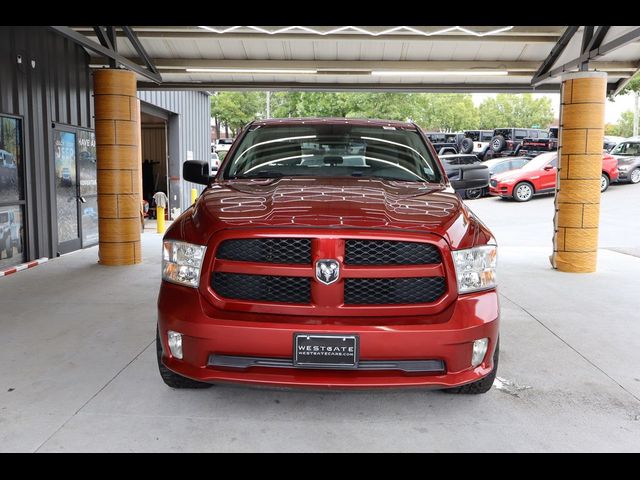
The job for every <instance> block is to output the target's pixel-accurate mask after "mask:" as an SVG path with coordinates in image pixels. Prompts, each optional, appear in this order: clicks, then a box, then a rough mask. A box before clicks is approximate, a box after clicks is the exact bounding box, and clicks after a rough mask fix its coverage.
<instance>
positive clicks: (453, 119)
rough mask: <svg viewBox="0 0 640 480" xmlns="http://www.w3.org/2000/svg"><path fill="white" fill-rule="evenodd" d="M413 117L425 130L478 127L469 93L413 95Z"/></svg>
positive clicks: (474, 107) (457, 129) (475, 112)
mask: <svg viewBox="0 0 640 480" xmlns="http://www.w3.org/2000/svg"><path fill="white" fill-rule="evenodd" d="M413 119H414V120H415V122H416V123H418V124H419V125H420V126H421V127H422V128H423V129H425V130H435V131H441V130H446V131H459V130H470V129H475V128H478V119H479V116H478V109H477V108H476V106H475V105H474V104H473V99H472V97H471V95H468V94H460V93H421V94H418V95H416V96H415V108H414V112H413Z"/></svg>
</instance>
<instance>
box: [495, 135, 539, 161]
mask: <svg viewBox="0 0 640 480" xmlns="http://www.w3.org/2000/svg"><path fill="white" fill-rule="evenodd" d="M525 138H529V139H545V138H547V139H548V138H549V131H548V130H541V129H536V128H496V129H495V130H494V131H493V138H492V139H491V150H490V151H489V152H487V155H488V156H489V157H490V158H493V157H511V156H516V155H519V154H520V153H521V152H520V148H521V146H522V142H523V140H524V139H525Z"/></svg>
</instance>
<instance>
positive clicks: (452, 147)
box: [424, 132, 464, 155]
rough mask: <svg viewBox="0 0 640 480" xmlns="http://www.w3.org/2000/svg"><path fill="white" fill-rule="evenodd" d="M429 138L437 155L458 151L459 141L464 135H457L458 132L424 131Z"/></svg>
mask: <svg viewBox="0 0 640 480" xmlns="http://www.w3.org/2000/svg"><path fill="white" fill-rule="evenodd" d="M424 134H425V135H426V137H427V138H428V139H429V141H430V142H431V144H432V145H433V148H435V149H436V152H438V155H452V154H456V153H458V152H460V143H459V142H461V141H462V140H463V139H464V137H460V138H459V137H458V134H455V133H454V134H451V133H443V132H424Z"/></svg>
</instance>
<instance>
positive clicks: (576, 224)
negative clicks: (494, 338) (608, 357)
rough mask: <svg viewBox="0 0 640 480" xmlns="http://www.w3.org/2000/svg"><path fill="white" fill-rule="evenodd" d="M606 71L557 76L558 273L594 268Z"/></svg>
mask: <svg viewBox="0 0 640 480" xmlns="http://www.w3.org/2000/svg"><path fill="white" fill-rule="evenodd" d="M606 87H607V74H606V73H604V72H577V73H570V74H567V75H565V76H563V78H562V93H561V101H560V104H561V107H560V109H561V110H560V145H559V148H558V178H557V182H556V197H555V208H556V214H555V218H554V226H555V232H554V236H553V255H552V256H551V263H552V265H553V267H554V268H556V269H558V270H560V271H562V272H576V273H588V272H595V270H596V261H597V249H598V224H599V221H600V176H601V174H602V144H603V140H604V109H605V102H606Z"/></svg>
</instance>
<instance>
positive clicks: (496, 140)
mask: <svg viewBox="0 0 640 480" xmlns="http://www.w3.org/2000/svg"><path fill="white" fill-rule="evenodd" d="M506 146H507V141H506V140H505V138H504V137H503V136H502V135H496V136H495V137H493V138H492V139H491V150H493V151H494V152H501V151H502V150H504V147H506Z"/></svg>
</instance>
